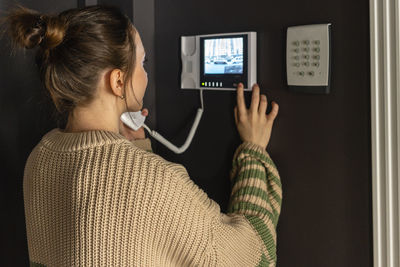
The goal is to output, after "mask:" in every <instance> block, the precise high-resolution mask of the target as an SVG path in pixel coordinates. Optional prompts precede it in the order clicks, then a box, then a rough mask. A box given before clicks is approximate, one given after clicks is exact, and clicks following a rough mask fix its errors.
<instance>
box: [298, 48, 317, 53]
mask: <svg viewBox="0 0 400 267" xmlns="http://www.w3.org/2000/svg"><path fill="white" fill-rule="evenodd" d="M293 51H294V52H296V53H300V48H295V49H293ZM312 51H313V52H315V53H319V52H320V51H321V49H320V48H319V47H314V48H313V49H312ZM303 52H310V48H309V47H304V48H303Z"/></svg>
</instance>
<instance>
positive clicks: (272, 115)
mask: <svg viewBox="0 0 400 267" xmlns="http://www.w3.org/2000/svg"><path fill="white" fill-rule="evenodd" d="M278 111H279V105H278V104H277V103H276V102H274V101H272V110H271V112H270V113H269V114H268V115H267V119H268V120H269V121H271V122H273V121H274V120H275V118H276V116H278Z"/></svg>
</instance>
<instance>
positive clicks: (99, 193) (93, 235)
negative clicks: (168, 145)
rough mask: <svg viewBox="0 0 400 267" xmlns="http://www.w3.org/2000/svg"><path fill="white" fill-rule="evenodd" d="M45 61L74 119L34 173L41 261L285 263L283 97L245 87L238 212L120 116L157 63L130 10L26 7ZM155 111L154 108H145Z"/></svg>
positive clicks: (134, 104) (33, 161) (44, 150)
mask: <svg viewBox="0 0 400 267" xmlns="http://www.w3.org/2000/svg"><path fill="white" fill-rule="evenodd" d="M7 22H8V25H9V33H10V35H11V37H12V39H13V40H14V41H15V43H16V44H19V45H20V46H22V47H25V48H34V47H38V50H37V64H38V67H39V70H40V76H41V79H42V81H43V83H44V84H45V86H46V88H47V89H48V91H49V93H50V96H51V98H52V100H53V102H54V104H55V106H56V108H57V110H58V111H59V112H60V113H62V114H68V122H67V125H66V127H65V129H59V128H56V129H53V130H52V131H50V132H49V133H47V134H46V135H45V136H44V137H43V138H42V140H41V141H40V142H39V143H38V144H37V145H36V147H35V148H34V149H33V151H32V152H31V154H30V156H29V158H28V160H27V162H26V166H25V172H24V184H23V188H24V204H25V216H26V228H27V238H28V249H29V258H30V264H31V266H275V265H276V226H277V223H278V218H279V214H280V209H281V200H282V190H281V182H280V178H279V174H278V171H277V169H276V167H275V165H274V163H273V161H272V160H271V158H270V157H269V154H268V153H267V151H266V147H267V145H268V142H269V139H270V135H271V130H272V126H273V122H274V119H275V117H276V116H277V114H278V105H277V104H276V103H274V102H273V103H272V111H271V113H270V114H268V115H267V114H266V109H267V99H266V96H265V95H261V96H260V89H259V87H258V86H257V85H255V86H254V87H253V93H252V101H251V106H250V108H249V109H247V108H246V105H245V101H244V97H243V85H242V84H240V85H239V86H238V88H237V107H235V110H234V114H235V121H236V125H237V129H238V131H239V133H240V136H241V139H242V140H243V143H242V144H241V145H240V146H239V147H238V148H237V150H236V152H235V155H234V159H233V168H232V171H231V176H230V177H231V182H232V194H231V198H230V203H229V208H228V213H227V214H224V213H221V211H220V206H219V205H218V204H217V203H216V202H215V201H213V200H212V199H210V198H208V196H207V194H206V193H205V192H204V191H203V190H201V189H200V188H199V187H198V186H197V185H196V184H194V183H193V181H192V180H191V179H190V178H189V176H188V173H187V171H186V169H185V168H184V167H183V166H182V165H179V164H175V163H172V162H168V161H166V160H164V159H163V158H161V157H160V156H158V155H155V154H153V153H151V147H150V142H149V139H145V135H144V131H143V129H140V130H138V131H137V132H135V131H131V130H129V129H128V128H127V127H126V126H124V125H123V124H122V123H121V121H120V119H119V118H120V115H121V114H122V113H123V112H125V111H128V110H129V111H139V110H142V108H143V103H142V101H143V96H144V93H145V90H146V86H147V74H146V71H145V70H144V68H143V62H144V58H145V50H144V48H143V45H142V42H141V39H140V35H139V33H138V32H137V30H136V29H135V28H134V27H133V25H132V24H131V23H130V22H129V20H128V19H127V17H125V16H124V15H123V14H122V13H121V12H120V11H119V10H118V9H116V8H113V7H102V6H91V7H85V8H82V9H71V10H67V11H64V12H62V13H60V14H58V15H55V16H49V15H41V14H37V13H36V12H34V11H31V10H28V9H25V8H23V7H20V8H18V9H16V10H14V11H12V12H11V13H10V14H9V16H8V17H7ZM143 114H144V115H145V116H146V115H147V114H148V111H147V110H146V109H143Z"/></svg>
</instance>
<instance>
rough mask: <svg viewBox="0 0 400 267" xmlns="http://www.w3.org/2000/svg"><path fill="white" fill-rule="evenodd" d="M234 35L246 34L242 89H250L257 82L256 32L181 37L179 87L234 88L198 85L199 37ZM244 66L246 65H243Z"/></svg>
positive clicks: (231, 89)
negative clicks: (245, 56)
mask: <svg viewBox="0 0 400 267" xmlns="http://www.w3.org/2000/svg"><path fill="white" fill-rule="evenodd" d="M234 35H247V55H248V60H247V87H246V88H244V90H248V91H250V90H251V87H252V85H253V84H254V83H256V82H257V33H256V32H235V33H220V34H205V35H195V36H182V37H181V59H182V73H181V88H182V89H202V90H230V91H236V88H223V87H200V64H201V63H200V62H201V61H200V38H201V37H224V36H234ZM243 67H246V66H243Z"/></svg>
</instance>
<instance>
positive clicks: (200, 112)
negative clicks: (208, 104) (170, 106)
mask: <svg viewBox="0 0 400 267" xmlns="http://www.w3.org/2000/svg"><path fill="white" fill-rule="evenodd" d="M200 103H201V108H199V109H197V114H196V118H195V119H194V122H193V125H192V128H191V129H190V132H189V135H188V137H187V138H186V141H185V143H184V144H183V145H182V146H181V147H177V146H175V145H174V144H172V143H171V142H169V141H168V140H167V139H165V138H164V137H163V136H162V135H161V134H159V133H158V132H156V131H152V130H150V128H149V127H148V126H147V125H146V124H143V127H144V128H145V129H146V130H147V131H148V132H149V134H150V135H151V136H153V137H154V139H156V140H158V141H159V142H160V143H162V144H163V145H165V146H166V147H167V148H169V149H170V150H172V151H173V152H175V153H176V154H181V153H183V152H185V151H186V149H188V147H189V146H190V144H191V143H192V140H193V136H194V134H195V133H196V130H197V126H199V122H200V119H201V117H202V115H203V111H204V103H203V90H202V89H200Z"/></svg>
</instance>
